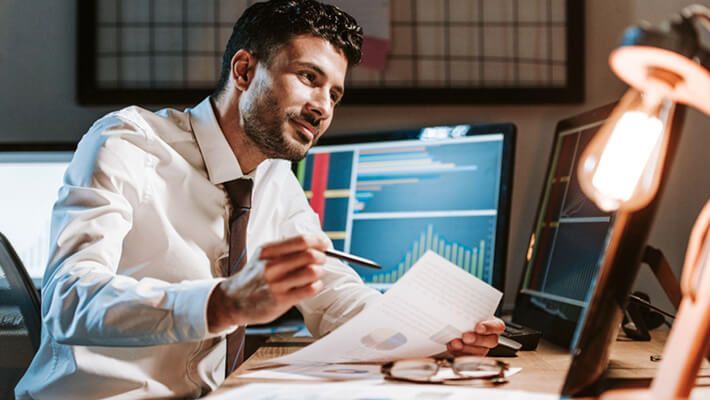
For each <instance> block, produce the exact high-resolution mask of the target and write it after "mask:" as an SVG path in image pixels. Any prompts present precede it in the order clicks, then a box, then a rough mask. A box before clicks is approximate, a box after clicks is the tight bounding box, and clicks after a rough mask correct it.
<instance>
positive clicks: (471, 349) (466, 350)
mask: <svg viewBox="0 0 710 400" xmlns="http://www.w3.org/2000/svg"><path fill="white" fill-rule="evenodd" d="M448 350H449V353H451V354H452V355H454V356H460V355H467V356H485V355H486V354H488V350H490V349H489V348H487V347H480V346H470V345H463V346H462V347H461V348H460V349H456V348H453V347H452V346H449V348H448Z"/></svg>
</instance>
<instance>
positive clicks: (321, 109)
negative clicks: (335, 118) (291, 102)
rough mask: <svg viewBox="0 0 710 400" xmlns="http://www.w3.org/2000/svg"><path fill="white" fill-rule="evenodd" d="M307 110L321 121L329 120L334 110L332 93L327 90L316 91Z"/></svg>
mask: <svg viewBox="0 0 710 400" xmlns="http://www.w3.org/2000/svg"><path fill="white" fill-rule="evenodd" d="M306 109H307V110H308V112H309V113H311V114H312V115H313V116H314V117H316V118H318V120H319V121H323V120H328V119H329V118H330V115H331V113H332V109H333V107H332V100H331V99H330V92H329V91H328V90H327V89H326V88H319V89H318V90H314V91H313V93H312V96H311V99H310V101H309V102H308V103H307V104H306Z"/></svg>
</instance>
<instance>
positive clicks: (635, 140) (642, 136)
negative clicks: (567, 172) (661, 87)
mask: <svg viewBox="0 0 710 400" xmlns="http://www.w3.org/2000/svg"><path fill="white" fill-rule="evenodd" d="M672 107H673V103H672V102H670V101H667V100H665V98H664V97H663V96H658V93H649V94H645V95H642V94H641V93H640V92H638V91H636V90H633V89H632V90H630V91H629V92H628V93H627V94H626V95H624V97H623V98H622V99H621V101H620V102H619V105H618V106H617V107H616V109H615V110H614V112H613V113H612V115H611V116H610V117H609V119H607V121H606V122H605V123H604V125H602V127H601V128H599V131H598V132H597V133H596V134H595V136H594V138H593V139H592V140H591V142H590V143H589V145H588V146H587V147H586V148H585V149H584V152H583V153H582V157H581V159H580V164H579V168H578V178H579V184H580V186H581V188H582V191H583V192H584V193H585V194H586V195H587V197H589V198H590V199H592V200H593V201H594V202H595V203H596V205H597V206H598V207H599V208H601V209H602V210H605V211H615V210H617V209H619V208H622V207H624V208H626V209H638V208H640V207H642V206H643V205H645V204H647V203H648V201H649V199H651V198H652V196H653V195H654V194H655V193H656V191H657V190H658V184H659V181H660V173H661V169H662V167H663V160H664V157H665V153H666V147H667V144H668V126H667V123H668V121H667V119H668V116H669V115H671V112H670V111H671V109H672Z"/></svg>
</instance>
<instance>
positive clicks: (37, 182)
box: [0, 143, 75, 287]
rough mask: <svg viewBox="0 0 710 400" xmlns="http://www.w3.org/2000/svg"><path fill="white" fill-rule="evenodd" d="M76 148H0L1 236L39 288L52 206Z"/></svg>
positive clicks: (45, 260)
mask: <svg viewBox="0 0 710 400" xmlns="http://www.w3.org/2000/svg"><path fill="white" fill-rule="evenodd" d="M74 148H75V145H74V144H61V143H60V144H58V143H53V144H46V143H37V144H0V188H2V193H3V195H2V196H0V232H2V233H3V234H4V235H5V236H6V237H7V238H8V239H9V241H10V243H12V246H13V247H14V248H15V250H16V251H17V254H18V255H19V257H20V259H21V260H22V263H23V264H24V266H25V269H27V272H28V273H29V275H30V277H31V278H32V280H33V281H34V283H35V285H37V287H40V285H41V281H42V277H43V275H44V271H45V268H46V266H47V259H48V254H49V233H50V232H49V229H50V222H51V218H52V206H53V205H54V202H55V201H56V200H57V194H58V191H59V188H60V187H61V185H62V182H63V176H64V172H65V171H66V168H67V165H68V164H69V162H70V161H71V158H72V155H73V153H74Z"/></svg>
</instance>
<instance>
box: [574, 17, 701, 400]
mask: <svg viewBox="0 0 710 400" xmlns="http://www.w3.org/2000/svg"><path fill="white" fill-rule="evenodd" d="M609 62H610V65H611V68H612V70H613V71H614V73H615V74H616V75H617V76H618V77H619V78H621V79H622V80H623V81H625V82H626V83H627V84H629V85H630V86H631V89H630V90H629V92H627V94H625V95H624V96H623V97H622V99H621V101H620V102H619V105H618V106H617V108H616V109H615V110H614V112H613V113H612V115H611V117H610V118H609V119H608V121H607V122H606V123H605V124H604V125H603V126H602V127H601V128H600V129H599V131H598V132H597V134H596V135H595V137H594V138H593V139H592V141H591V142H590V144H589V146H587V148H586V149H585V151H584V153H583V154H582V157H581V159H580V165H579V168H578V171H579V172H578V177H579V182H580V185H581V187H582V190H583V191H584V193H585V194H586V195H587V196H588V197H590V198H591V199H592V200H593V201H594V202H595V203H596V204H597V205H598V206H599V207H600V208H601V209H604V210H607V211H611V210H618V211H617V213H621V214H629V213H631V212H633V211H635V210H639V209H642V208H644V207H645V206H646V205H648V204H649V203H650V202H651V201H652V200H653V199H654V198H655V196H656V194H657V192H658V186H659V182H660V180H661V175H662V174H663V172H664V171H665V169H664V168H663V164H664V162H665V161H667V160H668V158H667V157H665V156H666V152H667V148H668V143H669V136H670V135H671V132H673V131H674V130H673V129H671V125H672V124H673V120H674V119H673V118H671V116H672V114H673V109H674V107H675V104H676V103H678V104H684V105H687V106H691V107H694V108H697V109H698V110H700V111H702V112H704V113H705V114H710V71H709V70H708V68H710V9H708V8H706V7H703V6H698V5H694V6H690V7H687V8H685V9H683V10H682V11H681V13H680V15H679V16H677V17H675V18H673V19H672V20H670V21H667V22H664V23H662V24H661V25H659V26H658V27H651V26H647V25H642V26H637V27H632V28H629V29H628V30H627V31H626V32H625V33H624V36H623V40H622V45H621V46H620V47H619V48H617V49H616V50H614V51H613V52H612V53H611V56H610V59H609ZM674 128H676V129H675V131H677V130H678V127H677V126H676V127H674ZM622 219H623V218H622ZM709 226H710V201H709V202H708V203H706V205H705V207H704V209H703V211H702V212H701V214H700V216H699V218H698V220H697V221H696V224H695V226H694V228H693V231H692V234H691V237H690V241H689V245H688V251H687V253H686V259H685V264H684V268H683V275H682V280H681V289H682V292H683V299H682V301H681V305H680V307H679V309H678V313H677V317H676V319H675V323H674V324H673V329H672V330H671V332H670V335H669V338H668V341H667V343H666V346H665V350H664V354H663V360H662V362H661V364H660V368H659V369H658V371H657V375H656V378H655V379H654V381H653V383H652V385H651V387H650V389H645V390H620V391H611V392H606V393H605V394H604V396H603V398H607V399H617V398H618V399H677V398H687V397H688V396H689V395H690V392H691V390H692V388H693V386H694V384H695V380H696V377H697V373H698V369H699V368H700V365H701V363H702V361H703V358H704V357H705V356H707V355H708V353H709V351H710V235H708V228H709ZM608 248H609V249H611V251H618V249H617V247H616V246H613V245H610V246H609V247H608ZM612 257H613V255H612Z"/></svg>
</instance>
